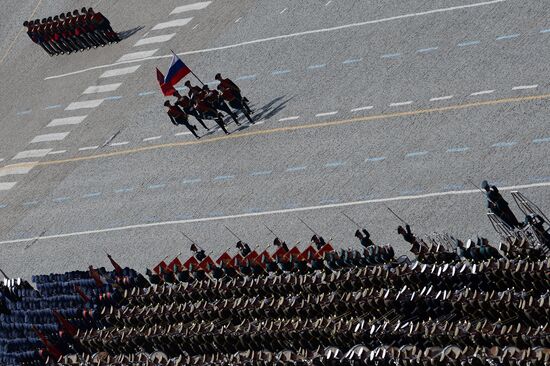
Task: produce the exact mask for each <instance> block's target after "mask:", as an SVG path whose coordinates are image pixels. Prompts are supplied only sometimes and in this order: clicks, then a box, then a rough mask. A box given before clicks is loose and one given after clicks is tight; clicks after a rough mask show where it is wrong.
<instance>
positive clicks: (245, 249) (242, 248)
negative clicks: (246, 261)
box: [237, 240, 252, 257]
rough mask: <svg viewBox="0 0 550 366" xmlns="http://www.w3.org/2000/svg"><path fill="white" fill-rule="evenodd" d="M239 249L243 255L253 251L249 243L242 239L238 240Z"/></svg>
mask: <svg viewBox="0 0 550 366" xmlns="http://www.w3.org/2000/svg"><path fill="white" fill-rule="evenodd" d="M237 249H239V251H240V252H241V255H242V256H243V257H246V256H247V255H248V254H250V252H251V251H252V250H251V249H250V247H249V246H248V244H246V243H244V242H242V241H241V240H239V241H238V242H237Z"/></svg>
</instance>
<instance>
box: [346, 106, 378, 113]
mask: <svg viewBox="0 0 550 366" xmlns="http://www.w3.org/2000/svg"><path fill="white" fill-rule="evenodd" d="M373 108H374V106H372V105H368V106H365V107H358V108H353V109H352V110H351V112H360V111H366V110H369V109H373Z"/></svg>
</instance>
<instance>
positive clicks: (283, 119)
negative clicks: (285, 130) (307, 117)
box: [279, 116, 300, 122]
mask: <svg viewBox="0 0 550 366" xmlns="http://www.w3.org/2000/svg"><path fill="white" fill-rule="evenodd" d="M298 118H300V116H290V117H285V118H280V119H279V122H284V121H294V120H295V119H298Z"/></svg>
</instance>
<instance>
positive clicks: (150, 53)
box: [117, 49, 158, 63]
mask: <svg viewBox="0 0 550 366" xmlns="http://www.w3.org/2000/svg"><path fill="white" fill-rule="evenodd" d="M157 51H158V49H155V50H150V51H141V52H132V53H127V54H125V55H123V56H122V57H121V58H119V59H118V60H117V63H118V62H127V61H135V60H140V59H142V58H147V57H151V56H153V55H154V54H155V53H156V52H157Z"/></svg>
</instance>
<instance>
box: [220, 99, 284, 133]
mask: <svg viewBox="0 0 550 366" xmlns="http://www.w3.org/2000/svg"><path fill="white" fill-rule="evenodd" d="M293 98H294V97H290V98H288V99H285V97H284V96H282V97H277V98H275V99H273V100H272V101H271V102H269V103H267V104H265V105H263V106H262V107H260V108H255V106H254V105H251V106H250V108H252V110H253V111H254V114H253V115H252V119H253V120H254V122H258V121H261V120H266V119H269V118H271V117H273V116H275V115H277V114H278V113H279V112H281V111H282V110H283V109H285V106H286V104H287V103H288V102H289V101H291V100H292V99H293ZM240 117H241V118H243V120H242V121H244V122H246V123H244V124H241V125H240V126H239V128H237V129H235V131H234V132H237V131H242V130H246V129H247V128H249V127H252V126H254V124H252V123H249V122H248V121H247V120H246V119H244V116H242V114H241V115H240ZM242 121H241V119H239V122H242ZM228 122H229V121H228Z"/></svg>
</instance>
